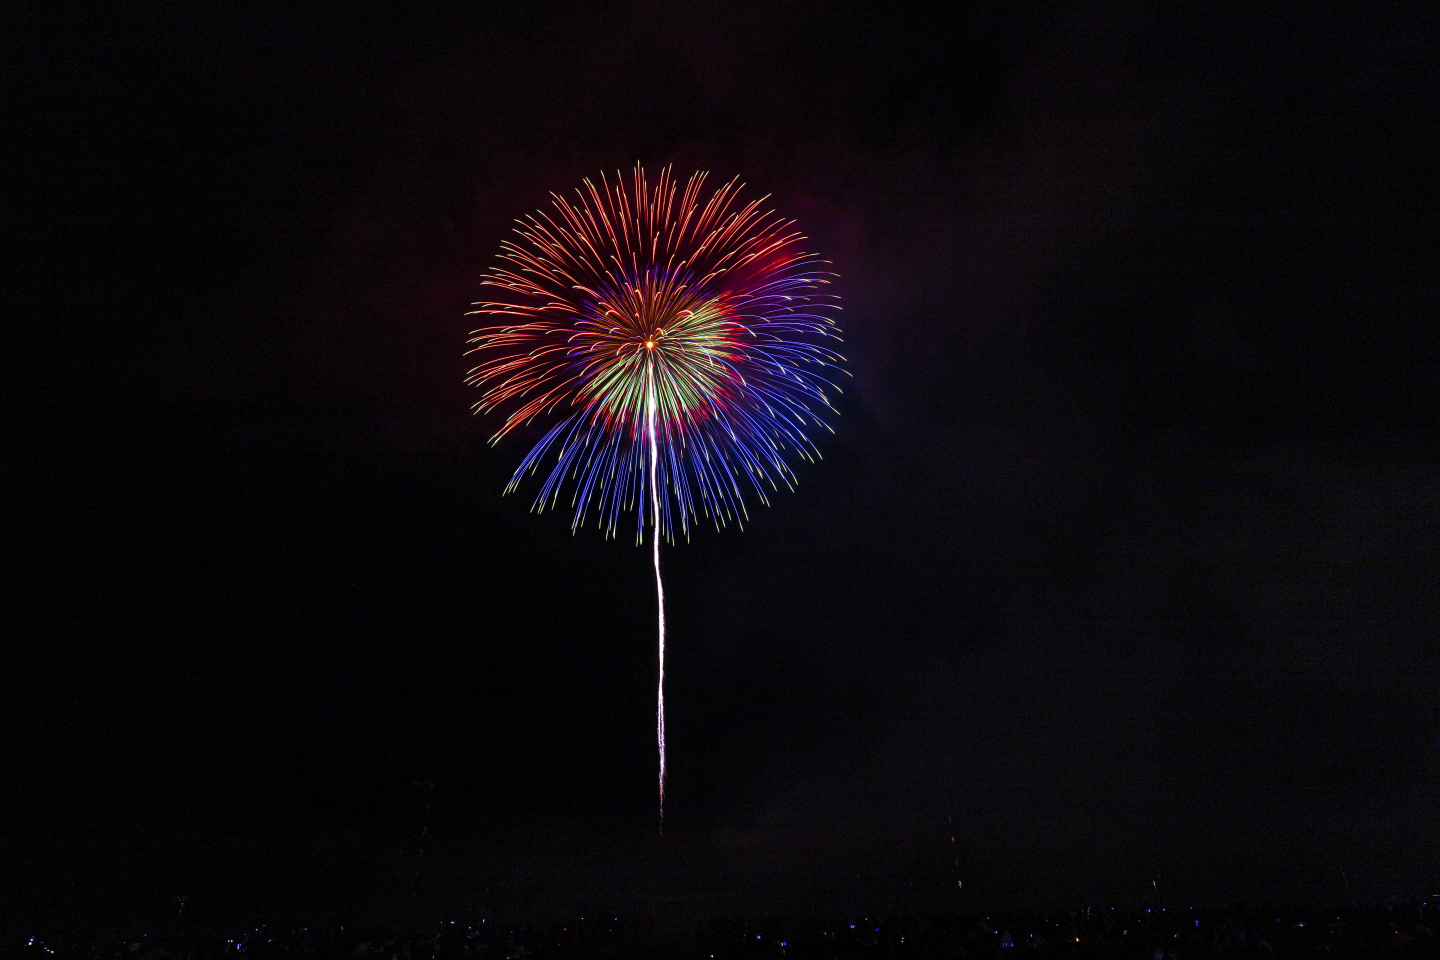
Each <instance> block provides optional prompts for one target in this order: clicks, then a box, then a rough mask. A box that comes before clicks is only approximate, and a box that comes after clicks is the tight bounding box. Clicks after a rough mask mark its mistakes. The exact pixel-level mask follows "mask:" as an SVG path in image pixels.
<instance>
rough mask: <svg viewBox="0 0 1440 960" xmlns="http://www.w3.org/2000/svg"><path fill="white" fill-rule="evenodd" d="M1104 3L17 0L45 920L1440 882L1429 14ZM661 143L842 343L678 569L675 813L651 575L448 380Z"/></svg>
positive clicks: (31, 687) (17, 355) (11, 103)
mask: <svg viewBox="0 0 1440 960" xmlns="http://www.w3.org/2000/svg"><path fill="white" fill-rule="evenodd" d="M1336 6H1339V5H1336ZM1100 7H1101V8H1103V9H1096V10H1092V11H1090V12H1083V11H1080V10H1078V8H1074V7H1072V6H1071V5H1066V4H1059V5H1049V4H1046V5H1017V4H995V5H990V6H976V7H966V6H962V5H959V4H947V5H940V4H937V5H935V7H934V9H927V8H924V7H918V6H916V7H911V8H909V9H908V10H907V9H898V10H896V9H890V8H889V7H888V5H881V4H875V5H870V6H868V7H860V6H855V7H850V6H846V5H844V4H839V5H837V4H833V3H813V4H811V3H790V4H773V3H758V2H757V3H723V4H721V3H716V4H705V3H700V4H691V5H671V4H660V3H649V4H647V3H632V4H624V3H617V4H608V5H607V4H599V5H593V6H590V7H588V8H587V9H578V5H574V6H572V5H569V4H554V5H544V4H513V5H509V6H508V7H507V8H505V9H498V10H488V11H483V12H473V11H472V12H469V13H466V14H464V15H453V16H452V15H445V16H440V15H436V16H429V17H422V16H417V15H412V14H401V13H390V14H377V13H350V14H347V15H345V16H340V17H334V18H321V17H313V16H309V15H302V14H300V13H279V14H276V13H265V14H259V13H253V14H252V13H244V12H226V13H220V12H213V11H212V12H209V13H203V14H182V13H172V14H168V15H163V16H155V17H153V18H140V17H138V16H131V15H121V14H114V15H94V16H91V15H81V14H78V13H77V14H63V13H56V12H53V11H49V10H46V9H45V8H44V7H43V6H41V7H36V8H33V9H31V10H30V11H29V12H24V11H22V12H13V11H12V12H9V13H5V14H3V15H0V34H3V36H4V37H5V39H4V41H3V43H4V50H3V54H4V57H3V62H4V67H3V71H4V76H5V87H6V89H7V91H8V93H7V95H6V98H5V99H6V103H7V108H6V113H7V114H8V118H7V122H6V124H5V127H6V134H5V136H4V138H3V147H0V150H3V151H4V157H3V160H4V167H5V171H6V173H5V176H4V177H3V187H0V190H3V204H0V206H3V209H4V210H5V219H6V221H7V222H8V227H7V229H6V231H5V232H6V239H7V241H8V243H7V244H6V247H7V249H8V255H7V256H6V257H5V272H6V275H7V279H6V281H5V283H4V286H3V290H0V298H3V300H0V302H3V304H4V307H5V310H4V312H5V316H6V324H5V326H6V329H7V331H8V333H7V335H6V338H5V339H6V346H7V347H8V348H9V349H8V350H7V353H8V355H9V358H10V359H9V362H8V363H7V364H6V367H5V370H6V373H5V376H4V377H3V381H0V399H3V402H4V412H3V415H0V417H3V429H4V432H5V434H4V437H3V444H4V449H5V450H6V451H7V453H6V455H5V456H4V457H3V458H0V459H3V462H4V465H3V467H0V470H3V474H0V476H3V479H4V487H3V489H4V491H5V492H4V496H3V503H4V509H5V511H6V518H5V527H6V530H7V534H8V535H7V537H6V540H5V542H6V544H7V546H6V551H5V565H6V569H5V576H4V581H3V583H4V587H3V590H4V597H5V600H4V609H3V623H4V625H5V629H4V642H3V647H0V817H3V820H0V847H3V850H0V853H3V854H4V856H3V862H4V864H5V867H4V870H3V876H0V886H3V891H0V892H4V894H5V897H6V899H7V902H8V903H10V904H11V906H10V907H8V908H7V909H9V910H10V911H11V914H10V915H11V916H14V917H21V918H24V919H26V922H29V921H30V920H32V919H35V918H45V917H51V918H61V919H64V920H65V921H66V922H73V921H75V920H76V919H77V918H78V919H85V918H87V917H89V918H91V919H94V918H98V917H102V916H110V915H117V916H118V915H122V914H123V915H126V916H130V917H138V918H141V919H143V918H147V917H152V918H153V917H160V916H163V915H164V912H165V910H167V909H169V908H170V907H171V906H173V902H172V901H171V900H170V898H171V897H172V896H174V895H179V894H186V895H189V896H192V897H193V898H194V900H195V903H196V906H194V907H193V908H192V909H194V910H198V911H200V915H201V916H207V915H208V916H211V917H213V918H215V919H216V920H217V922H218V921H219V920H220V919H221V918H224V917H231V916H239V915H241V914H244V913H245V911H247V910H249V911H252V912H253V911H260V912H263V911H264V910H267V909H278V908H277V907H276V904H277V903H280V902H281V901H284V902H285V903H286V904H289V905H291V906H292V907H293V906H295V905H296V904H300V905H301V906H304V907H305V909H310V908H311V907H310V906H305V905H312V906H313V905H315V904H319V905H320V906H319V907H314V909H321V907H323V908H324V909H330V910H337V911H341V912H342V913H343V911H344V910H347V909H348V910H352V911H353V910H355V909H358V908H355V907H354V904H356V903H358V902H361V901H363V900H364V898H365V897H372V898H373V900H374V902H375V903H383V902H389V901H397V902H398V900H400V899H406V898H409V897H411V896H412V894H414V895H415V896H417V897H419V896H423V897H425V898H427V899H426V901H425V902H426V903H427V904H428V905H427V907H426V909H431V908H432V907H433V909H435V910H437V911H438V910H441V909H454V910H460V909H477V910H484V909H495V908H497V906H503V902H510V903H512V904H514V903H520V902H524V901H526V899H527V898H529V899H530V900H531V901H534V902H536V903H539V902H542V901H543V902H546V903H564V904H579V905H582V906H583V905H585V904H602V905H603V904H614V905H617V906H625V905H626V904H632V905H633V904H635V903H646V902H653V901H654V900H655V898H656V897H657V896H660V897H661V899H662V900H663V899H664V898H665V897H670V898H671V899H676V898H679V899H682V900H683V899H684V898H686V897H689V898H691V900H689V901H686V902H694V903H700V904H705V905H710V906H714V905H717V904H718V905H720V906H725V905H727V904H728V905H732V906H733V905H736V904H745V903H750V904H758V905H760V906H762V907H766V908H774V909H779V908H784V907H787V906H788V907H790V908H793V907H795V905H796V904H797V903H799V902H801V901H804V900H807V899H808V898H809V897H811V896H812V895H813V896H815V897H816V898H821V899H824V900H825V901H826V902H827V903H833V904H842V903H861V904H868V905H871V906H881V907H883V906H886V905H890V906H894V905H895V904H903V903H904V902H906V900H905V898H910V899H911V900H913V901H916V902H920V903H945V902H948V901H946V899H945V898H947V897H949V896H950V894H949V891H950V889H951V888H952V887H953V870H952V867H951V866H950V864H951V861H952V860H954V859H957V858H958V860H959V861H960V874H961V876H962V877H963V878H964V879H965V882H966V887H965V889H966V891H967V894H966V895H967V896H972V897H974V898H976V899H975V901H974V902H976V903H979V902H985V900H986V898H991V899H995V898H1002V897H1005V896H1031V897H1042V896H1043V897H1050V896H1053V897H1059V898H1066V897H1068V898H1071V900H1078V899H1080V898H1106V897H1110V898H1127V897H1128V898H1130V899H1134V898H1137V897H1139V896H1141V895H1142V894H1144V893H1146V892H1147V891H1149V890H1150V887H1149V881H1150V879H1152V878H1156V877H1158V878H1160V885H1161V889H1162V893H1164V892H1165V891H1166V890H1167V889H1168V891H1169V895H1171V896H1174V897H1175V898H1177V899H1179V898H1184V897H1191V896H1196V897H1198V896H1222V897H1244V896H1254V895H1257V893H1264V894H1266V895H1271V894H1282V895H1286V896H1292V897H1297V898H1333V897H1339V896H1343V895H1344V893H1345V887H1344V883H1345V882H1347V881H1348V883H1349V884H1350V885H1351V887H1352V888H1353V889H1354V892H1355V893H1356V894H1364V895H1372V894H1381V893H1416V892H1426V893H1428V892H1430V890H1429V887H1428V886H1427V885H1433V884H1434V883H1436V882H1440V877H1436V876H1435V871H1434V867H1433V864H1434V863H1435V862H1436V857H1437V854H1440V769H1437V762H1440V754H1437V750H1440V742H1437V735H1440V713H1437V709H1440V706H1437V705H1440V700H1437V696H1440V657H1437V654H1440V648H1437V636H1436V635H1437V628H1440V590H1437V586H1436V583H1437V579H1436V578H1437V574H1440V553H1437V536H1440V449H1437V446H1436V442H1435V440H1434V435H1435V431H1436V428H1437V425H1440V378H1437V376H1436V373H1437V362H1440V326H1437V324H1436V310H1437V307H1440V269H1437V263H1436V249H1437V240H1440V220H1437V217H1440V186H1437V178H1436V176H1435V173H1436V171H1437V170H1440V99H1437V98H1440V20H1437V17H1436V15H1435V13H1434V11H1433V10H1431V9H1429V8H1428V6H1427V5H1424V4H1417V5H1414V6H1410V7H1398V6H1386V5H1356V8H1357V9H1351V10H1349V11H1347V12H1337V11H1335V10H1333V9H1331V8H1330V7H1329V6H1326V5H1315V6H1311V7H1305V8H1302V7H1300V6H1296V5H1286V6H1283V7H1268V6H1259V7H1255V6H1241V7H1234V6H1232V7H1223V8H1217V9H1214V10H1210V11H1198V10H1188V9H1186V8H1185V5H1170V6H1167V7H1166V8H1165V9H1152V8H1151V7H1150V6H1149V5H1137V6H1135V7H1129V8H1127V7H1123V6H1116V5H1110V4H1106V5H1100ZM637 160H638V161H640V162H642V163H644V164H646V165H647V167H649V168H652V169H653V168H658V167H660V166H662V165H664V164H673V165H674V166H675V168H676V169H677V170H678V171H681V172H687V173H688V172H689V171H690V170H694V169H707V170H711V171H713V172H714V174H715V175H717V176H720V177H724V178H728V177H730V176H733V175H737V174H738V175H740V176H741V177H742V178H743V179H744V180H746V182H748V183H749V184H750V185H751V186H752V188H754V189H755V190H756V191H758V192H761V193H769V194H772V195H773V203H774V205H775V206H776V208H777V209H779V210H780V211H781V212H783V213H784V214H786V215H788V216H791V217H795V218H797V219H798V220H799V221H800V222H801V224H802V225H803V227H804V228H805V230H806V231H807V233H808V235H809V236H810V237H811V238H812V239H813V243H814V246H815V248H816V249H817V250H819V251H820V252H821V253H822V254H823V255H824V256H825V257H826V258H827V259H829V260H830V261H832V262H833V263H834V264H835V269H836V271H837V272H838V273H839V274H840V276H841V279H840V281H839V282H838V285H837V289H838V292H839V293H840V295H841V296H842V297H843V302H844V314H843V319H842V324H843V327H844V330H845V337H846V348H845V349H846V354H847V356H848V357H849V359H850V365H851V369H852V371H853V373H854V378H853V380H851V381H848V382H847V385H846V386H847V390H846V394H845V396H844V398H843V400H842V402H841V408H842V411H841V412H842V416H841V417H840V418H838V420H837V421H836V424H835V426H836V434H835V436H833V437H827V438H825V439H824V440H823V441H822V450H823V453H824V461H823V462H822V463H820V464H818V465H814V466H810V465H806V466H804V467H803V468H802V469H801V470H800V478H801V484H800V488H799V490H798V492H797V493H796V494H794V495H784V496H781V497H780V498H779V499H778V500H776V501H775V502H774V504H773V506H772V507H770V508H769V509H765V508H761V509H760V510H758V511H757V512H756V513H754V515H753V521H752V522H751V523H750V524H749V526H748V527H747V529H746V530H745V531H744V532H743V533H742V532H738V531H736V530H734V529H731V530H728V531H725V532H723V533H719V534H716V533H705V534H702V535H700V536H699V537H697V538H696V540H695V542H693V543H690V544H686V545H681V546H678V547H676V548H675V549H673V550H669V551H667V553H666V559H665V562H666V564H667V571H668V572H667V576H668V581H667V584H668V586H667V591H668V594H669V599H670V606H669V611H668V612H669V619H670V625H671V649H670V658H669V662H668V678H669V684H668V687H667V702H668V704H669V711H668V727H669V734H670V748H671V777H672V778H671V784H670V802H669V811H670V816H669V819H668V821H667V836H666V840H665V843H664V844H661V843H660V842H659V841H658V840H657V839H656V838H655V837H654V828H655V813H654V806H655V804H654V796H653V794H654V764H655V758H654V746H653V742H652V737H653V710H654V705H653V699H652V698H653V693H654V691H653V679H654V669H655V667H654V650H653V643H654V636H653V622H652V616H653V602H654V600H653V593H652V590H653V586H652V581H651V580H650V572H649V568H648V557H647V555H646V553H645V552H644V551H641V550H637V549H636V548H635V547H634V546H633V545H632V544H630V543H629V542H628V541H625V542H618V543H617V542H613V541H605V540H603V539H602V537H601V536H600V534H599V533H598V532H596V531H595V530H593V528H592V529H590V530H585V531H582V532H581V533H580V534H579V535H577V536H572V535H571V533H570V530H569V524H568V520H567V519H566V518H565V517H564V516H557V515H545V516H542V517H535V516H533V515H530V514H529V513H527V509H528V506H529V500H528V499H527V498H526V497H524V496H523V495H522V496H512V497H507V498H502V497H501V495H500V494H501V490H502V487H503V485H504V481H505V478H506V477H507V476H508V474H509V472H510V471H511V470H512V469H513V468H514V465H515V464H516V463H517V462H518V459H519V457H520V456H521V455H522V454H523V447H522V446H520V445H518V444H516V443H513V442H506V443H502V444H500V445H499V446H498V447H494V448H492V447H489V446H487V444H486V438H487V437H488V436H489V433H490V432H491V431H492V430H493V428H494V424H493V423H487V422H484V421H482V420H477V419H475V418H472V417H471V416H470V414H469V405H470V403H471V402H473V400H474V399H475V398H474V397H473V396H472V395H471V393H470V392H469V391H468V390H467V388H466V387H464V385H463V383H462V379H463V376H464V373H465V370H466V368H467V366H468V364H467V361H466V358H465V357H464V356H463V351H464V344H465V339H466V336H467V334H468V332H469V325H468V323H467V319H466V318H465V317H464V316H463V313H464V311H465V310H466V309H467V305H468V304H469V303H470V301H472V300H474V299H476V298H477V297H478V296H479V292H480V291H479V286H478V281H479V276H480V274H481V272H482V271H484V270H485V269H486V268H487V267H488V266H489V265H490V264H491V263H492V262H493V257H494V255H495V252H496V251H497V249H498V246H499V243H500V241H501V240H502V239H503V238H504V237H505V236H506V235H507V233H508V231H509V229H510V225H511V221H512V220H513V219H514V218H516V217H519V216H521V215H524V214H526V213H528V212H530V211H532V210H534V209H536V208H538V207H540V206H541V205H542V204H544V203H545V202H546V197H547V194H548V192H549V191H551V190H556V191H568V190H570V189H571V188H573V187H574V186H576V185H578V183H579V181H580V179H581V178H582V177H584V176H593V175H595V174H597V173H599V172H600V171H601V170H615V169H617V168H620V169H628V168H630V167H631V166H633V164H634V163H635V162H636V161H637ZM416 782H428V783H430V784H433V788H430V790H429V797H430V813H429V814H428V815H427V814H426V813H425V812H424V807H425V801H424V794H425V793H426V788H423V787H416V786H414V784H415V783H416ZM947 818H952V819H953V822H954V825H955V836H956V838H957V839H956V842H955V844H954V847H953V852H952V847H951V843H950V839H949V838H950V836H951V833H950V829H949V826H948V825H947ZM422 827H426V828H428V832H427V841H426V847H425V855H424V859H423V860H422V859H420V858H419V842H418V839H417V838H418V836H419V834H420V831H421V828H422ZM416 864H420V865H421V866H423V868H424V869H423V871H422V872H421V874H420V876H419V878H418V879H416V878H415V877H414V876H413V871H414V869H415V866H416ZM1342 869H1343V870H1344V871H1346V872H1345V875H1344V877H1343V878H1342V875H1341V870H1342ZM412 887H414V888H415V889H412ZM1437 889H1440V888H1437ZM416 890H418V891H419V892H418V893H417V892H416ZM972 890H973V891H974V892H973V893H969V892H968V891H972ZM487 891H488V892H487ZM516 891H521V892H518V893H517V892H516ZM526 891H528V892H526ZM657 891H658V893H657ZM505 897H510V898H511V900H510V901H504V898H505ZM547 898H549V899H547ZM747 898H748V899H747ZM502 901H503V902H502ZM367 902H368V901H367ZM167 904H169V905H170V906H167ZM347 905H348V906H347ZM717 908H718V907H717ZM296 909H299V907H296ZM375 909H382V908H381V907H376V908H375ZM207 910H208V911H210V912H209V913H208V914H206V913H205V911H207ZM86 911H91V912H90V913H86ZM107 911H108V913H107Z"/></svg>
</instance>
